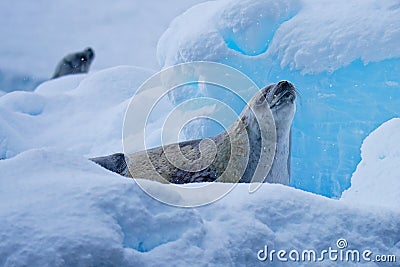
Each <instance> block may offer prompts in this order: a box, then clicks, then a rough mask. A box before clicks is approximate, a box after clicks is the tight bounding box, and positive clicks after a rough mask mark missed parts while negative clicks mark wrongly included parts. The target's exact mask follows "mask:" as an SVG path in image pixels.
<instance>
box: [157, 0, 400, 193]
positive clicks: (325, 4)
mask: <svg viewBox="0 0 400 267" xmlns="http://www.w3.org/2000/svg"><path fill="white" fill-rule="evenodd" d="M189 23H190V25H191V27H187V25H188V24H189ZM398 25H400V5H399V4H398V1H394V0H393V1H392V0H391V1H384V2H382V1H377V0H368V1H360V0H350V1H348V0H340V1H318V2H316V1H311V0H297V1H286V0H282V1H272V0H271V1H265V0H256V1H254V0H245V1H237V0H220V1H210V2H206V3H202V4H199V5H197V6H194V7H192V8H190V9H189V10H188V11H186V12H185V13H183V14H182V15H180V16H179V17H177V18H176V19H175V20H174V21H173V22H171V24H170V26H169V28H168V29H167V30H166V31H165V33H164V34H163V35H162V36H161V38H160V40H159V43H158V49H157V56H158V60H159V62H160V65H161V66H162V67H168V66H171V65H174V64H177V63H182V62H190V61H196V60H208V61H215V62H220V63H224V64H227V65H229V66H232V67H235V68H237V69H239V70H240V71H242V72H243V73H244V74H246V75H248V76H249V77H250V78H251V79H253V80H254V81H255V82H256V83H257V85H258V86H259V87H264V86H265V85H267V84H270V83H273V82H278V81H280V80H289V81H291V82H293V83H294V84H295V85H296V87H297V89H298V91H299V98H298V100H297V112H296V116H295V119H294V123H293V129H292V134H293V140H292V164H291V166H292V180H291V181H292V186H294V187H296V188H300V189H303V190H307V191H310V192H314V193H317V194H322V195H325V196H329V197H336V198H339V197H340V196H341V194H342V192H343V191H344V190H346V189H348V188H349V186H350V179H351V173H352V172H354V171H355V169H356V167H357V164H358V163H359V161H360V160H361V158H360V152H359V149H360V146H361V143H362V140H364V139H365V138H366V137H367V135H368V134H369V133H370V132H371V131H373V130H374V129H375V128H377V127H378V126H379V125H381V124H382V123H383V122H385V121H387V120H389V119H391V118H393V117H399V109H398V106H399V105H400V86H399V84H400V83H399V81H400V76H399V75H400V47H399V46H398V45H397V44H398V43H399V42H400V31H399V27H398ZM211 91H213V88H209V90H208V91H207V90H203V91H202V92H200V91H199V93H200V94H203V95H209V94H210V93H209V92H211ZM184 96H185V95H183V96H180V95H174V96H173V97H172V98H171V99H173V100H180V99H181V98H184ZM196 96H197V95H196ZM228 99H229V96H220V98H219V100H222V101H228ZM234 108H235V110H236V111H240V110H241V109H242V108H243V104H242V106H240V105H238V106H235V107H234ZM199 128H201V127H192V129H191V135H192V136H197V135H198V133H197V132H198V129H199ZM209 128H210V132H212V130H213V127H212V126H211V125H210V127H209ZM186 134H188V133H186ZM203 135H207V133H203Z"/></svg>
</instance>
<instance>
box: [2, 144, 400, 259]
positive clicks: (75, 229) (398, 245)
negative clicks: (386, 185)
mask: <svg viewBox="0 0 400 267" xmlns="http://www.w3.org/2000/svg"><path fill="white" fill-rule="evenodd" d="M0 168H1V170H2V179H1V180H0V183H1V184H0V185H1V186H0V188H1V189H0V190H1V194H0V203H1V204H0V207H1V208H0V218H1V220H0V236H1V237H2V238H1V242H0V265H1V266H24V265H30V266H99V265H101V266H103V265H105V266H155V265H157V266H170V265H171V264H173V265H175V266H187V265H189V264H190V265H192V266H205V265H207V264H209V265H213V266H227V265H236V266H237V265H252V266H258V265H262V264H265V263H262V264H261V263H260V262H258V260H257V255H256V253H257V252H258V251H259V250H260V249H263V247H264V245H269V246H270V247H272V248H275V249H288V250H289V249H299V250H301V249H315V250H322V249H325V248H328V247H329V246H330V247H333V248H335V242H336V240H338V239H339V238H346V239H347V241H348V242H349V244H350V246H351V247H352V248H354V249H359V250H363V249H367V248H368V249H370V250H372V251H373V252H374V253H388V252H390V253H394V254H395V255H399V253H400V241H399V239H398V236H399V229H400V228H399V225H400V216H399V215H400V214H399V211H398V210H387V209H378V208H371V207H368V206H364V205H359V206H358V205H354V204H352V203H346V202H343V201H338V200H332V199H327V198H324V197H322V196H318V195H313V194H310V193H306V192H304V191H300V190H298V189H294V188H290V187H285V186H282V185H274V184H265V185H263V186H262V187H261V189H260V190H259V191H257V192H256V193H255V194H249V193H248V189H247V186H245V185H240V186H238V187H236V188H235V189H234V190H233V191H232V192H231V193H230V194H228V195H227V196H226V197H225V198H223V199H222V200H220V201H218V202H217V203H214V204H212V205H209V206H205V207H202V208H196V209H180V208H175V207H170V206H167V205H165V204H162V203H160V202H158V201H155V200H153V199H152V198H150V197H149V196H147V195H146V194H145V193H144V192H143V191H141V189H140V188H139V187H138V186H137V185H136V184H135V183H134V182H133V180H131V179H127V178H121V177H120V176H118V175H117V174H113V173H111V172H107V171H105V170H103V169H101V168H100V167H99V166H97V165H95V164H94V163H92V162H90V161H88V160H87V159H86V158H84V157H82V156H81V155H78V154H75V153H70V152H65V151H64V152H62V151H60V150H59V149H34V150H29V151H27V152H23V153H21V154H19V155H18V156H16V157H15V158H12V159H8V160H3V161H0ZM158 186H159V187H162V188H161V189H162V190H164V191H166V193H168V185H161V184H159V185H158ZM11 200H12V201H11ZM383 237H384V238H383ZM309 264H310V263H303V264H299V266H309ZM333 264H334V263H332V262H330V261H325V262H321V263H318V266H342V264H343V263H340V262H337V263H336V264H334V265H333ZM360 264H361V263H354V264H350V263H349V265H347V266H360ZM274 266H281V265H279V262H277V263H276V265H274ZM282 266H283V264H282ZM362 266H364V265H362ZM365 266H378V265H375V264H373V263H370V264H365Z"/></svg>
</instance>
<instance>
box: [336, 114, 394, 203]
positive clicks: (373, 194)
mask: <svg viewBox="0 0 400 267" xmlns="http://www.w3.org/2000/svg"><path fill="white" fill-rule="evenodd" d="M399 133H400V119H392V120H390V121H388V122H386V123H385V124H383V125H382V126H380V127H379V128H378V129H376V130H375V131H374V132H373V133H371V134H370V135H369V136H368V137H367V138H366V139H365V141H364V143H363V146H362V148H361V157H362V160H361V162H360V164H359V165H358V167H357V170H356V172H355V173H354V174H353V176H352V178H351V187H350V189H349V190H347V191H345V192H344V193H343V196H342V199H343V200H345V201H348V202H351V203H360V204H370V205H376V206H383V207H391V208H394V209H397V210H398V209H399V203H400V170H399V162H400V134H399Z"/></svg>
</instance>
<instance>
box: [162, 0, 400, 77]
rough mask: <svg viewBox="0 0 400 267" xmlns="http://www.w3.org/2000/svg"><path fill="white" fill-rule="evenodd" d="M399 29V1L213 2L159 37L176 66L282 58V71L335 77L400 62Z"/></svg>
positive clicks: (167, 63)
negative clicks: (346, 69)
mask: <svg viewBox="0 0 400 267" xmlns="http://www.w3.org/2000/svg"><path fill="white" fill-rule="evenodd" d="M189 21H190V22H191V27H186V25H187V22H189ZM399 24H400V6H399V5H398V3H397V1H395V0H392V1H386V2H381V1H376V0H369V1H359V0H352V1H345V0H340V1H335V2H332V1H319V2H317V3H316V2H315V1H310V0H296V1H286V0H285V1H272V0H268V1H265V0H257V1H254V0H245V1H237V0H220V1H210V2H206V3H202V4H199V5H197V6H195V7H193V8H191V9H189V10H188V11H186V12H185V13H184V14H182V15H181V16H179V17H178V18H176V19H175V20H174V21H173V22H172V23H171V25H170V27H169V29H168V30H167V31H166V32H165V33H164V34H163V36H162V37H161V38H160V40H159V45H158V58H159V62H160V64H161V66H170V65H173V64H175V63H176V62H187V61H193V60H200V59H201V60H212V61H221V60H223V59H224V58H226V59H228V60H229V58H230V57H237V56H239V55H240V56H247V58H248V59H250V58H251V57H254V56H260V58H262V59H265V60H266V63H267V62H268V61H270V60H271V57H276V58H277V60H278V61H280V65H281V66H282V67H285V66H289V67H290V68H291V69H296V70H301V71H302V73H319V72H323V71H326V72H332V71H334V70H337V69H339V68H341V67H343V66H346V65H349V64H350V63H351V62H353V61H354V60H356V59H361V60H362V61H363V62H364V64H367V63H369V62H372V61H382V60H385V59H391V58H396V57H400V48H399V46H398V45H397V42H398V41H399V40H400V31H399V30H398V27H397V25H399ZM316 25H318V27H316ZM366 29H367V30H366Z"/></svg>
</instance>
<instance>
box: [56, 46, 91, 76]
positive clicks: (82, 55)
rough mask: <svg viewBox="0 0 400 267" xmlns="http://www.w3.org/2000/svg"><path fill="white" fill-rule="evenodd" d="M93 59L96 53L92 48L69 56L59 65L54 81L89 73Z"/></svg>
mask: <svg viewBox="0 0 400 267" xmlns="http://www.w3.org/2000/svg"><path fill="white" fill-rule="evenodd" d="M93 59H94V51H93V49H92V48H90V47H88V48H86V49H85V50H83V51H81V52H76V53H72V54H68V55H66V56H65V57H64V58H63V59H62V60H61V61H60V63H58V65H57V67H56V70H55V72H54V75H53V77H52V79H55V78H58V77H61V76H64V75H69V74H78V73H87V72H89V68H90V65H91V64H92V62H93Z"/></svg>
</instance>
